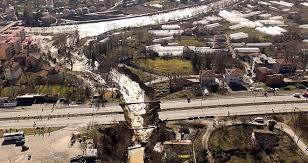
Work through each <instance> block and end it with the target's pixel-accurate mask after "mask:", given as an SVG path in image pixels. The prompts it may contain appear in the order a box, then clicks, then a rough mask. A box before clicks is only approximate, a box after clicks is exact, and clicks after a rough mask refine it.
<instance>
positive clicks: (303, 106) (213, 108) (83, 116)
mask: <svg viewBox="0 0 308 163" xmlns="http://www.w3.org/2000/svg"><path fill="white" fill-rule="evenodd" d="M254 103H259V105H256V104H254ZM161 107H162V109H161V112H160V113H159V116H160V119H162V120H177V119H187V118H192V117H208V116H229V115H255V114H269V113H273V112H274V113H283V112H294V111H295V112H308V105H307V99H304V98H301V99H297V98H293V97H291V96H272V97H268V98H266V97H246V98H228V99H213V100H203V101H201V100H195V101H192V102H191V103H187V102H186V101H185V100H180V101H164V102H162V103H161ZM93 111H95V109H93V108H87V107H84V108H83V107H76V108H62V109H55V110H54V111H53V112H51V109H50V108H45V110H44V111H43V112H42V111H41V109H39V108H28V109H26V110H24V111H23V110H21V109H19V110H18V111H15V112H8V111H2V112H0V119H1V118H4V117H10V116H11V117H12V118H14V117H18V115H19V117H27V119H23V120H14V119H10V118H8V119H7V120H2V121H1V123H0V128H23V127H33V123H34V122H35V123H36V125H37V126H68V125H70V126H72V125H86V124H89V123H98V124H111V123H116V122H118V121H124V115H123V114H122V113H121V112H122V111H121V108H120V107H119V106H117V105H111V106H107V107H105V108H101V109H99V110H97V111H95V112H97V113H105V114H104V115H102V114H94V115H93V116H91V115H87V113H93ZM49 114H51V115H54V114H57V115H64V116H63V117H57V118H50V119H49V118H47V117H43V118H42V119H34V118H31V117H32V116H35V115H43V116H44V115H49ZM68 114H69V115H70V116H71V117H68V116H67V115H68ZM73 114H78V115H76V116H73ZM28 115H29V117H28Z"/></svg>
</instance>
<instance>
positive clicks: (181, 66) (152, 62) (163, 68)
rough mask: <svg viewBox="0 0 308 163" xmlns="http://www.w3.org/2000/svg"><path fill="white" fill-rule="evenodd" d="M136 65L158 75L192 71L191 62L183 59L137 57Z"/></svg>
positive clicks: (182, 73)
mask: <svg viewBox="0 0 308 163" xmlns="http://www.w3.org/2000/svg"><path fill="white" fill-rule="evenodd" d="M136 63H137V65H139V66H140V67H141V68H143V69H146V70H148V71H151V72H154V73H157V74H160V75H172V74H177V75H185V74H191V73H192V64H191V62H190V61H187V60H183V59H138V60H136Z"/></svg>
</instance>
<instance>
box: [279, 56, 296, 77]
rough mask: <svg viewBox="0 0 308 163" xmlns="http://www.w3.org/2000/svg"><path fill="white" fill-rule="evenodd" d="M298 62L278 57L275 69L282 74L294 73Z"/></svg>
mask: <svg viewBox="0 0 308 163" xmlns="http://www.w3.org/2000/svg"><path fill="white" fill-rule="evenodd" d="M296 67H297V66H296V63H295V62H293V61H291V60H288V59H276V64H275V66H274V69H275V70H276V71H278V72H279V73H282V74H292V73H294V72H295V70H296Z"/></svg>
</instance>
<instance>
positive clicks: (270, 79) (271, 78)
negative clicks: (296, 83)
mask: <svg viewBox="0 0 308 163" xmlns="http://www.w3.org/2000/svg"><path fill="white" fill-rule="evenodd" d="M283 79H284V77H283V75H282V74H272V75H266V79H265V84H266V85H267V86H282V85H283V84H284V80H283Z"/></svg>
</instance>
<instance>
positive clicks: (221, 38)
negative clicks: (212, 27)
mask: <svg viewBox="0 0 308 163" xmlns="http://www.w3.org/2000/svg"><path fill="white" fill-rule="evenodd" d="M213 39H214V41H215V42H226V40H227V38H226V36H224V35H214V37H213Z"/></svg>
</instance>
